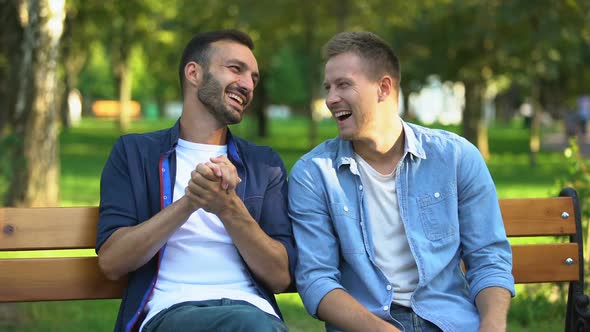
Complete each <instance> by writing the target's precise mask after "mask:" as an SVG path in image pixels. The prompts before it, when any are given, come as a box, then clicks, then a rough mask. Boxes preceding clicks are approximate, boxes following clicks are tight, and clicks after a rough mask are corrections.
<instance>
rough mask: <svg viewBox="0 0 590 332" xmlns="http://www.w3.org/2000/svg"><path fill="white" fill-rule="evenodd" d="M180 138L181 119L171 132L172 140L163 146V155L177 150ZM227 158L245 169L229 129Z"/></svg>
mask: <svg viewBox="0 0 590 332" xmlns="http://www.w3.org/2000/svg"><path fill="white" fill-rule="evenodd" d="M179 136H180V118H178V120H176V123H175V124H174V126H173V127H172V128H171V130H170V139H169V141H168V144H166V145H165V146H163V147H162V148H163V149H164V150H163V151H161V153H165V152H166V151H171V150H174V149H175V148H176V145H177V144H178V138H179ZM227 157H228V159H229V160H230V161H231V162H232V163H233V164H234V165H236V167H238V166H239V167H243V166H244V163H243V162H242V158H241V157H240V150H239V149H238V146H237V144H236V139H235V138H234V136H233V135H232V133H231V131H230V129H229V128H227Z"/></svg>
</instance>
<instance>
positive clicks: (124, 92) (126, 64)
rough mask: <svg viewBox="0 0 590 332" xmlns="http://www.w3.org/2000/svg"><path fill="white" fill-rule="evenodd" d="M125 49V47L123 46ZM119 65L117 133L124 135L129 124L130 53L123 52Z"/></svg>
mask: <svg viewBox="0 0 590 332" xmlns="http://www.w3.org/2000/svg"><path fill="white" fill-rule="evenodd" d="M123 47H125V46H123ZM121 54H122V55H123V56H122V58H121V63H120V64H119V65H118V70H117V72H118V76H119V77H118V80H117V81H118V82H119V122H118V125H119V131H120V132H121V133H126V132H127V131H128V130H129V124H130V123H131V90H132V88H133V83H132V80H131V78H132V73H131V51H130V50H128V49H127V50H123V51H122V52H121Z"/></svg>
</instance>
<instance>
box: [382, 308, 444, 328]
mask: <svg viewBox="0 0 590 332" xmlns="http://www.w3.org/2000/svg"><path fill="white" fill-rule="evenodd" d="M389 314H390V315H391V317H393V319H395V320H396V321H398V322H399V323H401V324H402V326H403V331H404V332H441V331H442V330H441V329H439V328H438V327H437V326H436V325H434V324H432V323H431V322H429V321H427V320H425V319H422V318H421V317H420V316H418V315H416V314H415V313H414V311H413V310H412V308H407V307H404V306H400V305H397V304H393V303H392V304H391V309H390V310H389ZM397 327H398V328H399V326H397Z"/></svg>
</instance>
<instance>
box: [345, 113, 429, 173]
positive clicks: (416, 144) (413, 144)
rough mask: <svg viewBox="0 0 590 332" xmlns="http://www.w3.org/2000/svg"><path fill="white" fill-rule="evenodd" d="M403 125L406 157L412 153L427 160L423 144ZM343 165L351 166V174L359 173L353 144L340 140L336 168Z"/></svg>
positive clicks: (404, 123)
mask: <svg viewBox="0 0 590 332" xmlns="http://www.w3.org/2000/svg"><path fill="white" fill-rule="evenodd" d="M402 125H403V128H404V136H405V147H404V156H405V155H406V154H408V153H410V154H412V155H413V156H416V157H418V158H421V159H426V152H424V148H423V147H422V143H421V142H420V141H418V139H417V138H416V134H415V133H414V130H412V128H411V127H410V126H409V125H408V124H407V123H406V122H404V121H402ZM342 165H350V170H351V172H353V173H354V174H357V173H358V171H357V166H356V160H355V158H354V149H353V147H352V142H351V141H349V140H343V139H340V138H339V142H338V151H336V168H340V166H342Z"/></svg>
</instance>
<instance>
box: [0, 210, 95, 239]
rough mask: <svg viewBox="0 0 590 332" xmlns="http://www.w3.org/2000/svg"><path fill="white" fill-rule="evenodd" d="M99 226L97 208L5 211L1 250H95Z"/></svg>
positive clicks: (1, 219) (0, 214)
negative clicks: (97, 226) (97, 227)
mask: <svg viewBox="0 0 590 332" xmlns="http://www.w3.org/2000/svg"><path fill="white" fill-rule="evenodd" d="M97 223H98V207H69V208H24V209H19V208H2V209H0V250H43V249H88V248H94V246H95V243H96V225H97Z"/></svg>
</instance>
